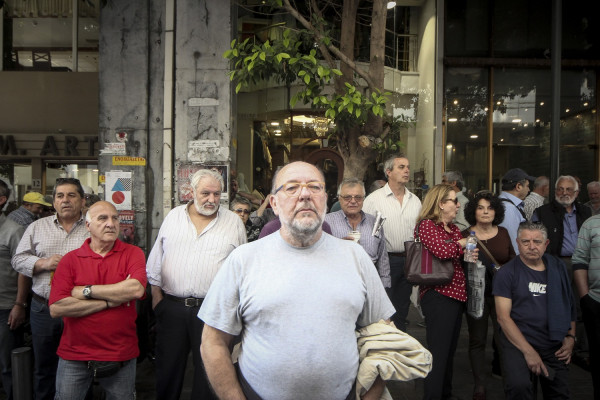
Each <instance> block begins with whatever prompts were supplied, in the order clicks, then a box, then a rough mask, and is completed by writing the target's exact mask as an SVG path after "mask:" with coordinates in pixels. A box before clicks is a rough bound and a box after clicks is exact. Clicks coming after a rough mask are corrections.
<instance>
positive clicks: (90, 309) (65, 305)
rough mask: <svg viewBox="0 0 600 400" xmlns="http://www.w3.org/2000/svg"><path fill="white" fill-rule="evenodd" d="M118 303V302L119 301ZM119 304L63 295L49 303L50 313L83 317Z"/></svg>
mask: <svg viewBox="0 0 600 400" xmlns="http://www.w3.org/2000/svg"><path fill="white" fill-rule="evenodd" d="M119 304H120V303H119ZM119 304H115V303H109V302H108V301H106V300H80V299H76V298H75V297H72V296H71V297H65V298H64V299H60V300H58V301H57V302H55V303H53V304H52V305H50V315H51V316H52V318H57V317H85V316H86V315H90V314H93V313H97V312H98V311H103V310H106V309H107V308H110V307H115V306H118V305H119Z"/></svg>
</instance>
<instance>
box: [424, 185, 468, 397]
mask: <svg viewBox="0 0 600 400" xmlns="http://www.w3.org/2000/svg"><path fill="white" fill-rule="evenodd" d="M459 208H460V203H459V202H458V200H457V198H456V192H455V191H454V190H453V189H452V187H451V186H449V185H444V184H442V185H435V186H434V187H433V188H431V190H429V192H428V193H427V195H426V196H425V198H424V199H423V206H422V207H421V212H420V213H419V216H418V217H417V226H416V227H415V236H416V235H418V237H419V240H420V241H421V242H422V243H423V245H424V246H425V247H426V248H427V250H429V251H430V252H431V253H432V254H433V255H434V256H436V257H438V258H440V259H443V260H447V259H451V260H452V265H453V266H454V275H453V276H452V280H451V281H450V283H447V284H445V285H438V286H421V288H420V294H421V309H422V310H423V314H424V315H425V323H426V325H427V328H426V337H427V347H428V348H429V351H430V352H431V355H432V356H433V366H432V369H431V372H429V375H427V377H426V378H425V393H424V396H423V398H424V399H448V398H451V397H452V364H453V362H454V353H455V352H456V345H457V343H458V337H459V333H460V325H461V321H462V313H463V311H464V308H465V302H466V301H467V291H466V282H465V274H464V271H463V267H462V263H461V260H460V259H461V257H462V255H463V249H464V248H465V245H466V243H467V239H465V238H463V237H462V236H461V234H460V229H459V228H458V227H457V226H456V225H454V224H453V223H452V221H453V220H454V218H455V217H456V212H457V211H458V210H459ZM475 253H477V250H476V251H475Z"/></svg>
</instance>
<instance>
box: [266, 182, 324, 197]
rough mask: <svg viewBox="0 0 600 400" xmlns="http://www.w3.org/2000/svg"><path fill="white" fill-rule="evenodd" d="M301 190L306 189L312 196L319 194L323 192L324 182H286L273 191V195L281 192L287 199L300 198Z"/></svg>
mask: <svg viewBox="0 0 600 400" xmlns="http://www.w3.org/2000/svg"><path fill="white" fill-rule="evenodd" d="M302 188H307V189H308V191H309V192H311V193H312V194H321V193H323V192H324V191H325V182H306V183H300V182H287V183H284V184H283V185H281V186H279V187H278V188H277V189H275V191H274V192H273V194H277V192H279V191H280V190H281V191H283V193H285V194H286V195H287V196H288V197H296V196H300V192H301V191H302Z"/></svg>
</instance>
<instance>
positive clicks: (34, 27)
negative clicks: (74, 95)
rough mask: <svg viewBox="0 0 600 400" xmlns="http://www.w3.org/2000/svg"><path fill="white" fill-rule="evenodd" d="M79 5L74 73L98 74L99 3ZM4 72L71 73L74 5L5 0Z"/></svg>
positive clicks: (66, 1) (61, 1)
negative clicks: (75, 70) (96, 72)
mask: <svg viewBox="0 0 600 400" xmlns="http://www.w3.org/2000/svg"><path fill="white" fill-rule="evenodd" d="M77 4H78V20H77V22H78V39H77V43H76V44H75V46H76V47H77V49H78V54H77V63H76V64H77V71H78V72H95V71H98V49H99V47H98V45H99V40H98V39H99V15H100V2H99V1H95V2H91V1H80V2H78V3H77ZM3 11H4V30H3V32H0V35H1V36H0V37H1V38H2V42H3V44H4V46H3V50H4V54H3V66H2V69H4V70H13V71H73V66H74V63H73V58H72V57H73V51H72V49H73V46H74V43H73V32H72V30H73V29H72V27H73V23H74V21H73V2H72V1H71V0H56V1H38V0H6V1H5V2H4V9H3Z"/></svg>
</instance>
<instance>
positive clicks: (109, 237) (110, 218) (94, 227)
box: [85, 201, 119, 244]
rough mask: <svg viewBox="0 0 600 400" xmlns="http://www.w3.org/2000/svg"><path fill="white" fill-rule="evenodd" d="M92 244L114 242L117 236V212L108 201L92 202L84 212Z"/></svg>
mask: <svg viewBox="0 0 600 400" xmlns="http://www.w3.org/2000/svg"><path fill="white" fill-rule="evenodd" d="M85 221H86V226H87V228H88V231H90V236H91V238H92V244H96V243H114V241H115V240H117V237H118V236H119V212H118V211H117V209H116V208H115V206H114V205H112V204H111V203H109V202H108V201H99V202H97V203H94V204H93V205H92V206H91V207H90V209H89V210H88V212H87V213H86V214H85Z"/></svg>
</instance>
